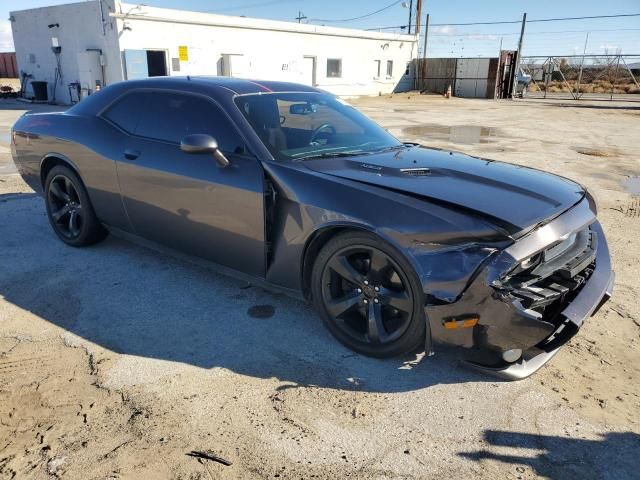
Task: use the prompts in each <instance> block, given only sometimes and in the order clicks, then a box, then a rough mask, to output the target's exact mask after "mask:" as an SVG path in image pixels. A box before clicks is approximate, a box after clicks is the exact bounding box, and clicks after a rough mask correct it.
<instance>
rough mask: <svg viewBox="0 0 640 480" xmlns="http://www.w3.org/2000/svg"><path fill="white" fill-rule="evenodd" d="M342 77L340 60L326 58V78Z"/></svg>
mask: <svg viewBox="0 0 640 480" xmlns="http://www.w3.org/2000/svg"><path fill="white" fill-rule="evenodd" d="M341 77H342V59H340V58H327V78H341Z"/></svg>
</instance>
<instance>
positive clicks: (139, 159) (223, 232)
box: [12, 77, 613, 379]
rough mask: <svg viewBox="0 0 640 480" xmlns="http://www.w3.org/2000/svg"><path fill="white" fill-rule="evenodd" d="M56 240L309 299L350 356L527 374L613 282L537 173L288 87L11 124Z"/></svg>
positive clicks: (569, 195)
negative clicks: (441, 347) (431, 357)
mask: <svg viewBox="0 0 640 480" xmlns="http://www.w3.org/2000/svg"><path fill="white" fill-rule="evenodd" d="M12 152H13V156H14V160H15V163H16V165H17V166H18V168H19V171H20V173H21V174H22V177H23V178H24V179H25V181H26V182H27V183H28V184H29V185H30V186H31V187H32V188H34V189H35V190H36V191H38V192H40V193H41V194H42V195H43V196H44V199H45V204H46V210H47V214H48V218H49V221H50V223H51V226H52V228H53V231H54V232H55V234H56V235H57V236H58V237H59V238H60V240H62V241H63V242H65V243H66V244H68V245H71V246H74V247H82V246H86V245H91V244H94V243H96V242H99V241H100V240H102V239H103V238H104V237H105V236H106V235H107V233H108V232H112V233H114V234H118V235H121V236H124V237H126V238H130V239H133V240H144V243H145V244H151V245H156V246H159V247H162V248H164V249H166V248H169V249H172V250H176V251H180V252H185V253H187V254H190V255H193V256H195V257H199V258H200V259H202V260H203V261H205V262H207V263H209V264H211V265H215V266H218V267H219V268H220V269H221V270H222V271H224V272H226V273H233V274H236V275H239V276H241V277H242V278H246V279H249V280H250V281H253V282H256V283H258V284H262V285H267V286H271V287H274V288H278V289H281V290H284V291H286V292H288V293H291V294H294V295H297V296H299V297H304V298H307V299H309V300H311V301H312V302H313V303H314V305H315V307H316V308H317V310H318V313H319V315H320V317H321V318H322V320H323V321H324V323H325V325H326V326H327V328H328V329H329V331H330V332H331V333H332V334H333V335H334V336H335V337H336V338H337V339H338V340H339V341H340V342H342V343H343V344H344V345H346V346H347V347H349V348H351V349H353V350H355V351H357V352H360V353H362V354H365V355H371V356H376V357H388V356H392V355H399V354H403V353H407V352H410V351H413V350H416V349H419V348H424V349H426V350H427V352H429V353H431V352H432V350H433V345H434V342H436V343H437V342H442V343H447V344H452V345H456V346H459V347H463V350H462V352H464V355H465V356H466V358H467V359H468V360H469V361H470V362H472V363H473V364H474V365H476V366H477V367H478V368H482V369H484V370H486V371H487V372H491V373H494V374H496V375H501V376H503V377H505V378H511V379H515V378H522V377H525V376H527V375H530V374H531V373H533V372H534V371H536V370H537V369H538V368H540V366H542V365H543V364H544V363H545V362H546V361H547V360H549V359H550V358H551V357H552V356H553V354H554V353H555V352H556V351H557V350H558V348H560V347H561V346H562V345H563V344H564V343H566V342H567V341H568V340H569V339H570V338H571V337H572V336H573V335H574V334H575V333H576V332H577V331H578V329H579V328H580V327H581V326H582V324H583V322H584V321H585V319H587V318H588V317H589V316H591V315H592V314H593V313H594V312H595V311H596V310H597V309H598V307H599V306H600V305H601V304H602V303H603V302H604V301H606V300H607V299H608V298H609V296H610V294H611V289H612V285H613V272H612V269H611V262H610V258H609V252H608V249H607V242H606V239H605V236H604V233H603V231H602V227H601V226H600V224H599V223H598V221H597V219H596V206H595V203H594V201H593V198H592V197H591V195H589V193H588V192H587V191H586V190H585V189H584V188H582V187H581V186H580V185H578V184H577V183H575V182H573V181H571V180H568V179H566V178H561V177H557V176H554V175H551V174H549V173H545V172H542V171H538V170H534V169H531V168H525V167H521V166H518V165H512V164H506V163H502V162H497V161H493V160H485V159H479V158H474V157H470V156H468V155H463V154H459V153H454V152H448V151H441V150H434V149H429V148H424V147H420V146H418V145H415V144H408V143H402V142H400V141H399V140H397V139H396V138H394V137H393V136H391V135H390V134H389V133H388V132H386V131H385V130H384V129H382V128H381V127H379V126H378V125H377V124H375V123H374V122H372V121H371V120H369V119H368V118H366V117H365V116H364V115H362V114H361V113H360V112H358V111H357V110H356V109H355V108H353V107H352V106H350V105H348V104H347V103H346V102H344V101H343V100H341V99H339V98H336V97H334V96H332V95H330V94H327V93H325V92H322V91H320V90H317V89H314V88H311V87H307V86H303V85H297V84H291V83H281V82H257V81H250V80H240V79H232V78H197V77H186V78H175V77H164V78H154V79H146V80H138V81H128V82H123V83H119V84H114V85H112V86H109V87H107V88H105V89H104V90H103V91H101V92H100V93H98V94H95V95H92V96H91V97H89V98H87V99H85V100H83V101H82V102H80V103H79V104H77V105H75V106H74V107H72V108H70V109H69V110H67V111H66V112H63V113H48V114H27V115H24V116H23V117H21V118H20V119H19V120H18V122H17V123H16V124H15V126H14V127H13V131H12Z"/></svg>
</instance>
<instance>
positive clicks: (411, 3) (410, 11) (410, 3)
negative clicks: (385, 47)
mask: <svg viewBox="0 0 640 480" xmlns="http://www.w3.org/2000/svg"><path fill="white" fill-rule="evenodd" d="M412 13H413V0H410V2H409V28H408V29H407V33H408V34H409V35H411V14H412Z"/></svg>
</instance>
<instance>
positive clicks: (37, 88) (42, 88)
mask: <svg viewBox="0 0 640 480" xmlns="http://www.w3.org/2000/svg"><path fill="white" fill-rule="evenodd" d="M31 88H32V89H33V95H34V97H35V98H34V99H35V100H37V101H45V102H46V101H47V100H49V94H48V93H47V82H38V81H32V82H31Z"/></svg>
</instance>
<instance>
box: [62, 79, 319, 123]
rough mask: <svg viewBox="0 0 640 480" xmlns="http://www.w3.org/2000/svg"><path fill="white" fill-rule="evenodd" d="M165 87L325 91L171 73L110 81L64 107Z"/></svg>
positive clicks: (89, 107) (80, 109)
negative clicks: (135, 91) (97, 91)
mask: <svg viewBox="0 0 640 480" xmlns="http://www.w3.org/2000/svg"><path fill="white" fill-rule="evenodd" d="M145 88H151V89H153V88H158V89H162V88H167V89H175V90H182V91H185V92H189V91H191V92H200V93H207V94H209V95H211V96H213V97H218V96H219V95H220V94H224V92H226V93H227V94H228V95H246V94H252V93H254V94H257V93H271V92H314V93H326V92H324V91H323V90H319V89H317V88H313V87H309V86H307V85H301V84H299V83H292V82H278V81H272V80H249V79H245V78H234V77H208V76H189V75H188V76H184V77H182V76H180V77H178V76H170V77H150V78H143V79H135V80H125V81H122V82H117V83H114V84H111V85H110V86H108V87H105V88H104V89H103V92H101V94H100V95H90V96H89V97H88V98H86V99H83V100H82V101H81V102H79V103H78V104H76V105H74V106H73V107H72V108H70V109H69V110H67V113H70V114H80V115H82V114H91V115H96V114H97V113H98V112H100V111H101V110H102V109H104V108H105V107H106V106H108V105H109V104H110V103H111V102H112V101H113V100H115V99H116V98H118V97H119V96H121V95H122V94H124V93H126V92H128V91H130V90H135V89H145Z"/></svg>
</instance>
